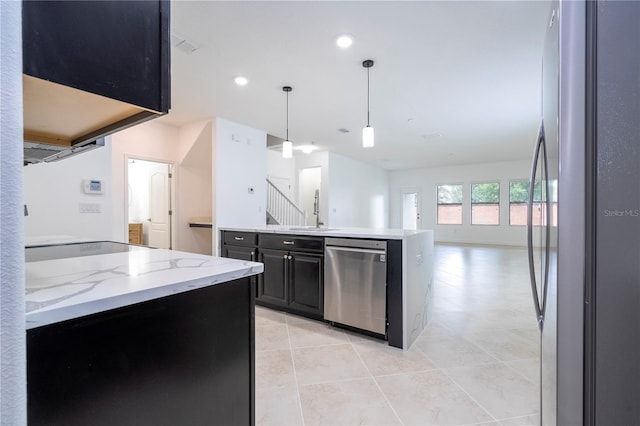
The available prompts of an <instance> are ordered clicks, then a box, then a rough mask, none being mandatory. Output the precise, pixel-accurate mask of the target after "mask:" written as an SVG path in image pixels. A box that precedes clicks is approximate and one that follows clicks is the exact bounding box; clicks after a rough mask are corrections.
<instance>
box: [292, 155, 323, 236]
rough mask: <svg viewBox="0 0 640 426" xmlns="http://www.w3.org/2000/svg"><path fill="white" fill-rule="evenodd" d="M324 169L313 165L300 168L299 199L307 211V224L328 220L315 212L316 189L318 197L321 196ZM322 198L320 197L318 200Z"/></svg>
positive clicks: (311, 224) (313, 224) (312, 224)
mask: <svg viewBox="0 0 640 426" xmlns="http://www.w3.org/2000/svg"><path fill="white" fill-rule="evenodd" d="M321 179H322V169H321V168H320V167H311V168H307V169H300V182H299V185H298V186H299V188H300V191H299V196H298V197H299V199H300V206H301V207H302V209H303V210H304V211H305V213H307V221H306V223H305V224H306V225H308V226H315V225H316V223H318V222H320V223H324V222H326V218H323V217H318V216H317V215H314V214H313V211H314V208H315V204H316V190H318V197H319V196H320V192H319V191H320V187H321V186H322V180H321ZM319 200H320V199H319V198H318V201H319Z"/></svg>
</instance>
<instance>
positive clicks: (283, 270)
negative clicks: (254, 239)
mask: <svg viewBox="0 0 640 426" xmlns="http://www.w3.org/2000/svg"><path fill="white" fill-rule="evenodd" d="M288 256H289V253H288V252H286V251H282V250H269V249H261V250H260V257H259V261H260V262H262V263H263V264H264V272H263V274H262V276H261V277H260V278H259V279H258V280H259V282H258V295H257V299H256V300H258V301H259V302H264V303H266V304H269V305H271V306H277V307H286V306H287V305H288V299H289V287H288V286H287V283H286V281H287V276H288V275H289V274H288V265H289V263H288V259H287V257H288Z"/></svg>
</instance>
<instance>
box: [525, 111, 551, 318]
mask: <svg viewBox="0 0 640 426" xmlns="http://www.w3.org/2000/svg"><path fill="white" fill-rule="evenodd" d="M540 153H542V154H543V158H542V165H543V167H544V174H545V176H544V179H547V178H548V176H549V173H548V165H547V149H546V141H545V133H544V121H542V122H541V123H540V130H539V131H538V140H537V142H536V146H535V149H534V151H533V160H532V162H531V173H530V177H529V197H528V200H527V252H528V255H529V278H530V281H531V293H532V296H533V306H534V308H535V311H536V318H537V320H538V328H539V329H540V330H542V326H543V322H544V313H545V305H546V303H545V301H546V292H547V282H548V277H549V249H550V248H549V237H550V229H549V219H550V212H549V208H548V206H547V208H546V211H547V214H546V224H545V227H546V235H545V237H546V241H545V259H544V265H545V266H544V269H545V270H544V276H543V283H542V298H543V302H542V304H541V303H540V298H539V297H538V283H537V280H536V271H535V267H536V265H535V262H534V259H533V202H534V194H535V182H536V170H537V169H538V161H539V160H540ZM544 184H545V185H544V186H545V189H546V190H545V196H546V201H547V202H548V200H549V194H550V192H549V184H548V182H545V183H544ZM541 201H542V200H541Z"/></svg>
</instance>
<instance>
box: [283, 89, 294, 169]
mask: <svg viewBox="0 0 640 426" xmlns="http://www.w3.org/2000/svg"><path fill="white" fill-rule="evenodd" d="M282 90H283V91H284V92H285V93H286V94H287V139H286V140H285V141H284V142H282V158H291V157H293V143H292V142H291V141H290V140H289V92H290V91H292V90H293V89H292V88H291V86H284V87H283V88H282Z"/></svg>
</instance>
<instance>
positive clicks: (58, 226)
mask: <svg viewBox="0 0 640 426" xmlns="http://www.w3.org/2000/svg"><path fill="white" fill-rule="evenodd" d="M112 147H113V143H112V141H110V138H109V137H107V138H106V142H105V146H103V147H100V148H96V149H94V150H91V151H87V152H83V153H81V154H78V155H76V156H73V157H70V158H66V159H63V160H60V161H56V162H52V163H38V164H30V165H28V166H25V167H24V169H23V170H24V171H23V177H24V201H25V204H26V205H27V208H28V211H29V215H28V216H26V217H25V218H24V232H25V240H26V243H27V244H30V243H33V244H37V243H39V242H44V241H47V240H50V239H51V240H62V239H83V240H110V239H112V229H111V224H112V220H113V215H114V209H113V205H114V200H116V199H117V197H118V195H117V190H116V187H115V185H114V179H113V176H112V169H111V155H112ZM85 179H99V180H101V181H102V182H103V190H104V192H103V193H102V194H86V193H84V192H83V189H82V182H83V180H85ZM86 204H90V205H95V206H98V207H99V209H100V211H99V212H92V213H81V211H80V210H81V209H80V207H81V205H86Z"/></svg>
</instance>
